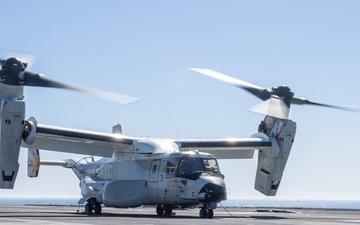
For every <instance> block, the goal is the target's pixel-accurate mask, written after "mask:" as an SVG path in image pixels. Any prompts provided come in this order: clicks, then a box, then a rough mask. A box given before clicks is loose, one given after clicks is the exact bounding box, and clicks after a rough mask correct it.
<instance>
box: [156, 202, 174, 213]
mask: <svg viewBox="0 0 360 225" xmlns="http://www.w3.org/2000/svg"><path fill="white" fill-rule="evenodd" d="M172 212H173V206H172V205H170V204H157V205H156V214H157V215H158V216H171V215H172Z"/></svg>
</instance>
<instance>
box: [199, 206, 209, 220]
mask: <svg viewBox="0 0 360 225" xmlns="http://www.w3.org/2000/svg"><path fill="white" fill-rule="evenodd" d="M199 216H200V218H206V216H207V212H206V210H205V209H204V208H201V209H200V212H199Z"/></svg>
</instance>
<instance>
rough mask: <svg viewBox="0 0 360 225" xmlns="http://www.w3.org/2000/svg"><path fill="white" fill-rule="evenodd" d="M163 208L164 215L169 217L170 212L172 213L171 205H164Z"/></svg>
mask: <svg viewBox="0 0 360 225" xmlns="http://www.w3.org/2000/svg"><path fill="white" fill-rule="evenodd" d="M164 208H165V212H164V215H165V216H171V214H172V211H173V206H172V205H164Z"/></svg>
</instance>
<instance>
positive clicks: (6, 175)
mask: <svg viewBox="0 0 360 225" xmlns="http://www.w3.org/2000/svg"><path fill="white" fill-rule="evenodd" d="M0 109H1V113H0V188H5V189H12V188H13V187H14V183H15V179H16V176H17V173H18V170H19V163H18V160H19V152H20V144H21V141H22V134H23V130H24V124H23V123H24V117H25V103H24V100H14V99H7V98H2V100H1V108H0Z"/></svg>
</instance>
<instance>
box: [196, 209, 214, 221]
mask: <svg viewBox="0 0 360 225" xmlns="http://www.w3.org/2000/svg"><path fill="white" fill-rule="evenodd" d="M199 216H200V218H208V219H212V218H213V217H214V210H213V209H207V208H201V209H200V212H199Z"/></svg>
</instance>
